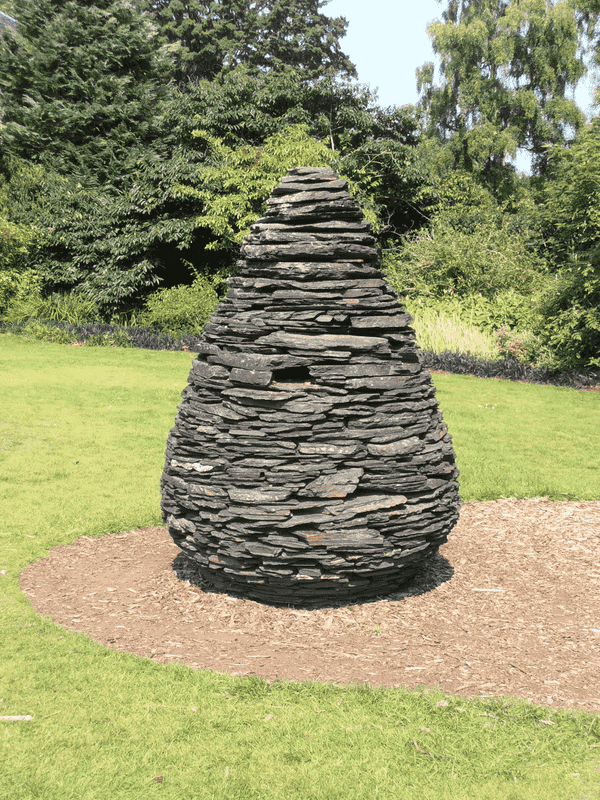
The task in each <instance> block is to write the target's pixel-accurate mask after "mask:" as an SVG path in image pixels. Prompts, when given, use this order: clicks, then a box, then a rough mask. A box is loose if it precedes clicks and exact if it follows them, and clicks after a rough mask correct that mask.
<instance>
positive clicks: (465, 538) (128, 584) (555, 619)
mask: <svg viewBox="0 0 600 800" xmlns="http://www.w3.org/2000/svg"><path fill="white" fill-rule="evenodd" d="M21 588H22V590H23V591H24V592H25V593H26V594H27V595H28V596H29V598H30V600H31V604H32V605H33V607H34V609H35V610H36V611H37V612H38V613H39V614H43V615H47V616H50V617H52V618H53V619H54V620H55V621H56V622H57V623H59V624H60V625H63V626H65V627H67V628H70V629H72V630H76V631H80V632H82V633H86V634H88V635H89V636H91V637H92V638H94V639H96V640H97V641H99V642H104V643H105V644H107V645H109V646H110V647H113V648H116V649H118V650H122V651H125V652H128V653H134V654H136V655H139V656H144V657H147V658H153V659H155V660H156V661H161V662H164V663H174V662H176V663H179V664H188V665H191V666H193V667H202V668H207V669H212V670H218V671H221V672H227V673H229V674H231V675H257V676H260V677H262V678H266V679H274V678H279V679H281V680H286V679H293V680H299V681H305V680H315V681H329V682H334V683H336V684H345V683H369V684H372V685H385V686H406V687H416V686H428V687H432V686H437V687H439V688H440V689H441V690H442V691H444V692H449V693H453V694H458V695H464V696H482V695H483V696H493V695H504V696H513V697H521V698H525V699H527V700H530V701H533V702H535V703H541V704H545V705H548V706H552V707H555V708H570V709H583V710H585V711H588V712H598V711H600V681H599V680H598V676H599V675H600V661H599V658H598V655H599V652H600V595H599V591H598V590H599V589H600V502H576V503H571V502H553V501H550V500H548V499H547V498H536V499H531V500H515V499H502V500H498V501H493V502H471V503H466V504H464V505H463V507H462V510H461V517H460V521H459V523H458V525H457V526H456V528H455V529H454V530H453V532H452V533H451V535H450V539H449V541H448V543H447V544H445V545H444V546H443V547H441V548H440V552H439V554H438V555H436V556H434V557H433V559H432V560H431V561H430V563H429V564H427V565H426V566H425V567H424V568H423V569H422V571H421V572H420V574H419V575H418V576H417V578H416V579H415V580H414V581H413V582H412V583H411V584H410V585H409V586H407V587H404V588H403V589H402V590H400V591H399V592H398V593H396V594H393V595H388V596H386V597H382V598H381V599H379V600H378V601H376V602H371V603H362V604H356V605H350V606H342V607H335V608H326V609H317V610H311V611H303V610H298V609H291V608H274V607H271V606H266V605H262V604H260V603H256V602H253V601H249V600H242V599H239V598H235V597H232V596H229V595H224V594H218V593H216V592H214V591H211V589H210V588H209V587H207V586H206V585H203V584H202V583H201V582H199V581H198V580H197V578H196V577H195V576H194V571H193V564H192V562H190V561H188V559H187V558H186V557H185V556H184V555H183V554H181V553H180V550H179V549H178V548H177V547H176V546H175V545H174V544H173V543H172V541H171V538H170V536H169V535H168V533H167V531H166V530H165V529H164V528H159V527H153V528H146V529H143V530H136V531H124V532H122V533H118V534H110V535H107V536H104V537H102V538H98V539H91V538H87V537H81V538H79V539H77V540H76V541H75V542H73V544H71V545H68V546H64V547H56V548H54V550H52V551H51V553H50V555H49V556H48V558H44V559H42V560H41V561H38V562H37V563H34V564H31V565H30V566H28V567H27V568H26V569H25V570H24V571H23V572H22V573H21Z"/></svg>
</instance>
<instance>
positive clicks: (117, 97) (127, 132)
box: [0, 0, 171, 183]
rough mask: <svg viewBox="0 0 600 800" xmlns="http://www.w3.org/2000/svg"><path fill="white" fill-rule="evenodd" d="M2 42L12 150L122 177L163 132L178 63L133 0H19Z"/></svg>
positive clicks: (91, 175)
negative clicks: (157, 122) (157, 119)
mask: <svg viewBox="0 0 600 800" xmlns="http://www.w3.org/2000/svg"><path fill="white" fill-rule="evenodd" d="M14 14H15V16H16V18H17V19H18V26H17V30H16V32H13V31H4V33H3V35H2V36H1V37H0V88H1V92H2V95H1V107H2V117H3V123H4V126H5V128H4V131H3V138H4V140H5V150H8V151H9V152H10V153H11V154H13V155H16V156H18V157H22V158H26V159H32V160H34V161H37V162H40V163H43V164H45V165H46V166H48V167H50V168H52V169H54V170H56V171H58V172H61V173H63V174H64V173H69V174H73V175H77V176H80V177H81V178H82V179H87V180H90V179H91V180H94V181H96V182H100V183H102V182H105V181H106V180H109V179H111V178H115V177H116V176H118V174H119V173H120V171H121V170H122V167H123V162H124V161H125V160H126V159H127V158H128V157H129V156H130V155H131V151H132V150H134V151H136V152H139V150H140V149H141V148H143V146H144V144H145V143H147V142H148V141H149V140H150V139H151V138H152V135H153V126H154V116H155V112H156V104H157V102H158V101H159V100H160V99H161V98H162V97H164V96H165V93H166V91H167V85H168V80H169V74H170V69H171V67H170V62H169V60H168V59H167V57H166V56H165V54H164V53H163V52H161V50H160V49H159V47H158V44H157V32H156V29H155V28H154V27H153V25H152V24H151V21H150V19H149V17H148V16H146V15H144V14H140V12H139V10H138V9H136V8H135V6H134V5H133V4H132V3H130V2H127V0H94V2H91V1H90V0H88V1H87V2H74V0H35V1H34V2H32V0H15V2H14Z"/></svg>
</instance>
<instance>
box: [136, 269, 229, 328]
mask: <svg viewBox="0 0 600 800" xmlns="http://www.w3.org/2000/svg"><path fill="white" fill-rule="evenodd" d="M217 301H218V297H217V293H216V291H215V289H214V288H213V284H212V283H211V282H210V281H209V280H208V279H207V278H205V277H204V276H202V275H198V276H197V277H196V279H195V280H194V282H193V283H192V285H191V286H184V285H181V286H174V287H173V288H171V289H159V290H158V291H157V292H154V293H153V294H151V295H150V296H149V297H148V299H147V300H146V305H145V310H144V312H143V313H142V314H141V315H140V316H139V317H138V322H139V323H140V324H141V325H147V326H151V327H154V328H158V329H159V330H161V331H164V332H165V333H169V334H171V336H183V335H185V334H198V335H199V334H201V333H202V329H203V327H204V323H205V322H206V321H207V320H208V318H209V316H210V314H211V312H212V310H213V309H214V307H215V305H216V304H217Z"/></svg>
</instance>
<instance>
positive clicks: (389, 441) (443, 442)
mask: <svg viewBox="0 0 600 800" xmlns="http://www.w3.org/2000/svg"><path fill="white" fill-rule="evenodd" d="M346 190H347V186H346V183H345V182H344V181H341V180H339V179H338V177H337V176H336V175H335V173H334V172H333V171H332V170H330V169H326V168H311V167H301V168H299V169H295V170H291V171H290V173H289V175H288V176H286V177H285V178H283V180H282V182H281V184H280V185H279V186H278V187H276V189H275V190H274V192H273V195H272V197H271V198H270V200H269V201H268V210H267V212H266V214H265V217H263V218H262V219H260V220H258V221H257V222H256V224H254V225H253V226H252V228H251V231H252V232H251V233H250V235H249V236H247V237H246V239H245V240H244V244H243V246H242V256H243V257H244V260H243V261H241V262H240V263H239V267H240V270H239V275H238V276H236V277H234V278H230V279H229V284H230V287H231V288H230V290H229V293H228V295H227V298H226V299H225V300H224V301H223V302H222V303H221V304H220V305H219V307H218V308H217V309H216V311H215V313H214V314H213V315H212V316H211V319H210V322H209V323H208V324H207V325H206V326H205V328H204V333H203V337H202V343H201V345H200V348H199V349H200V352H199V355H198V359H197V360H196V361H195V362H194V364H193V367H192V370H191V372H190V376H189V384H188V386H187V387H186V389H185V390H184V391H183V394H182V403H181V405H180V406H179V413H178V415H177V417H176V420H175V427H174V428H173V429H172V431H171V433H170V435H169V439H168V442H167V451H166V465H165V470H164V473H163V476H162V481H161V486H162V510H163V515H164V519H165V522H166V524H167V526H168V528H169V532H170V534H171V536H172V537H173V540H174V541H175V543H176V544H177V545H178V546H179V547H180V548H181V549H182V551H183V552H184V553H185V554H186V555H188V556H189V557H190V558H192V559H193V560H194V562H195V563H196V564H197V566H198V568H199V570H200V572H201V573H202V575H203V577H204V578H205V579H206V580H208V581H209V582H210V583H212V584H213V585H215V586H216V587H218V588H220V589H222V590H224V591H232V592H236V593H239V594H242V595H244V596H246V597H249V598H252V599H255V600H260V601H262V602H267V603H274V604H290V605H298V606H319V605H328V604H331V603H336V602H349V601H353V600H358V599H362V598H375V597H378V596H382V595H384V594H386V593H388V592H390V591H393V590H394V589H397V588H398V587H399V586H401V585H402V584H403V583H406V582H407V581H408V580H410V578H411V577H412V576H413V574H414V573H415V571H416V569H417V568H418V567H419V566H421V564H422V562H423V560H424V559H427V558H429V557H430V556H432V555H433V554H434V553H435V552H436V551H437V549H438V547H439V545H441V544H443V543H444V542H445V541H446V540H447V537H448V533H449V532H450V530H451V529H452V527H453V526H454V525H455V524H456V521H457V519H458V510H459V500H458V483H457V476H458V471H457V469H456V465H455V460H454V453H453V450H452V443H451V437H450V435H449V434H448V431H447V428H446V426H445V424H444V423H443V421H442V416H441V413H440V411H439V409H438V403H437V401H436V399H435V388H434V387H433V385H432V382H431V376H430V373H429V372H428V371H427V370H425V369H422V367H421V362H420V354H419V352H418V349H417V347H416V345H415V341H414V332H413V331H412V329H411V328H410V323H411V318H410V316H409V315H408V314H407V313H406V310H405V309H404V308H403V306H402V305H401V304H400V303H399V301H398V298H397V296H396V294H395V293H394V291H393V290H392V289H391V288H390V287H389V286H388V284H387V283H386V282H385V280H383V278H382V275H381V273H380V272H379V271H378V269H377V266H378V252H377V250H376V248H375V246H374V240H373V238H372V237H371V235H370V225H369V224H368V223H366V222H365V221H364V219H363V216H362V213H361V211H360V208H359V207H358V205H357V203H356V201H355V200H354V199H353V198H352V196H351V195H350V194H348V192H347V191H346Z"/></svg>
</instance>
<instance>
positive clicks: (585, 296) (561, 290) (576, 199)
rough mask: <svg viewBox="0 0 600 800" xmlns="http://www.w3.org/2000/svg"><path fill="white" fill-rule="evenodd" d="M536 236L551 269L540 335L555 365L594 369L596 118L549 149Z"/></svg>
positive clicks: (598, 193)
mask: <svg viewBox="0 0 600 800" xmlns="http://www.w3.org/2000/svg"><path fill="white" fill-rule="evenodd" d="M541 232H542V236H541V246H542V249H543V250H544V251H545V252H546V254H547V258H548V260H549V261H550V263H551V264H553V266H554V279H553V281H552V282H551V283H550V285H549V287H548V289H547V291H546V292H545V295H544V298H543V304H542V312H543V314H544V317H545V322H544V329H543V331H542V335H543V337H544V339H545V341H546V342H547V344H548V345H549V346H550V347H551V348H552V350H553V351H554V352H555V354H556V359H557V363H558V365H559V366H566V367H584V368H592V367H600V118H596V119H594V120H593V121H592V122H591V123H590V124H588V125H587V126H586V127H585V128H584V129H583V130H582V131H580V133H579V135H578V137H577V139H576V141H575V144H574V145H573V147H572V148H570V149H565V148H558V147H557V148H554V149H553V151H552V153H551V156H550V174H549V180H548V181H547V182H546V185H545V191H544V197H543V203H542V204H541Z"/></svg>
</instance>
